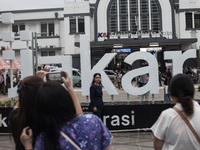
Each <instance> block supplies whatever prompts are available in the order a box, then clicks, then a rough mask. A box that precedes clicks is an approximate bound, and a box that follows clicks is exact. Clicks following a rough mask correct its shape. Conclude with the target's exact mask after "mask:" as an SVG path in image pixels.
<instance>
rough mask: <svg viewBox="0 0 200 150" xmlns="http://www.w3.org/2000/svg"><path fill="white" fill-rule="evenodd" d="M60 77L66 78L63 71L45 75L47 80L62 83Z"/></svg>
mask: <svg viewBox="0 0 200 150" xmlns="http://www.w3.org/2000/svg"><path fill="white" fill-rule="evenodd" d="M62 77H64V78H66V74H65V73H64V72H50V73H49V74H48V75H47V81H51V82H56V83H63V81H62Z"/></svg>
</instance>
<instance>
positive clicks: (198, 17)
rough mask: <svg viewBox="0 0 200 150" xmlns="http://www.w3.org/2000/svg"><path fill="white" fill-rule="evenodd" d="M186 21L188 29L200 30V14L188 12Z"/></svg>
mask: <svg viewBox="0 0 200 150" xmlns="http://www.w3.org/2000/svg"><path fill="white" fill-rule="evenodd" d="M193 19H194V20H193ZM185 20H186V29H200V12H186V13H185Z"/></svg>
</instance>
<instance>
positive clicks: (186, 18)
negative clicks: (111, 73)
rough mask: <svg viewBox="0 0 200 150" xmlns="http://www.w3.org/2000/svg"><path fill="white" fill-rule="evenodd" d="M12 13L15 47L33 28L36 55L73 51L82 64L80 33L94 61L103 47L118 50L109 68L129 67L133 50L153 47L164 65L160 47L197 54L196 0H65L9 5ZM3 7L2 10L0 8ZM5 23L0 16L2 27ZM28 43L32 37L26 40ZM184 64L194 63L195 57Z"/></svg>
mask: <svg viewBox="0 0 200 150" xmlns="http://www.w3.org/2000/svg"><path fill="white" fill-rule="evenodd" d="M7 12H11V13H13V14H14V20H15V22H14V24H12V27H10V28H12V31H13V32H14V33H15V42H13V49H14V50H15V51H16V56H17V57H19V50H20V49H25V48H26V43H24V42H22V41H20V40H19V38H18V36H19V31H20V30H31V31H32V32H37V42H38V51H39V53H38V55H39V56H54V55H72V56H73V65H74V67H76V68H79V67H80V64H79V63H80V55H79V54H80V48H79V46H80V35H81V34H87V35H90V41H91V44H90V45H91V60H92V65H95V64H96V63H97V62H98V60H99V59H101V57H102V56H103V55H104V54H105V53H113V52H116V53H118V54H117V56H116V58H115V59H114V60H113V61H112V62H111V63H110V64H109V65H108V69H116V68H120V69H127V68H128V67H131V68H135V67H138V66H140V62H135V63H134V64H133V65H132V66H127V65H126V64H125V63H123V60H124V58H125V57H126V56H127V55H128V54H130V53H132V52H135V51H148V52H151V53H152V54H153V55H154V56H155V57H156V58H157V60H158V62H160V64H161V71H165V62H166V61H165V60H164V58H163V52H164V51H172V50H183V51H185V50H188V49H196V50H197V53H198V57H199V46H200V42H199V41H198V39H199V37H200V33H199V30H200V1H198V0H182V1H179V0H89V1H88V0H87V1H84V0H66V1H65V4H64V6H63V7H62V8H51V9H36V10H17V11H12V10H10V11H7ZM0 13H1V14H2V13H6V12H0ZM6 30H8V26H7V25H4V24H2V23H1V22H0V47H2V46H4V47H7V46H9V45H8V44H9V43H5V42H2V32H3V31H6ZM29 46H30V47H31V42H30V43H29ZM185 65H189V66H191V67H196V66H197V65H199V61H198V59H191V60H190V61H187V62H186V64H185Z"/></svg>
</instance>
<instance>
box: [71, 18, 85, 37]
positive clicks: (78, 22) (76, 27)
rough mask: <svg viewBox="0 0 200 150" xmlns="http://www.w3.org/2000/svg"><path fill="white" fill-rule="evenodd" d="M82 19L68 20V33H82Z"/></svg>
mask: <svg viewBox="0 0 200 150" xmlns="http://www.w3.org/2000/svg"><path fill="white" fill-rule="evenodd" d="M84 21H85V20H84V18H79V17H73V18H70V33H72V34H73V33H84V32H85V22H84Z"/></svg>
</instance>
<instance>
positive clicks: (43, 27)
mask: <svg viewBox="0 0 200 150" xmlns="http://www.w3.org/2000/svg"><path fill="white" fill-rule="evenodd" d="M41 36H47V24H41Z"/></svg>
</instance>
